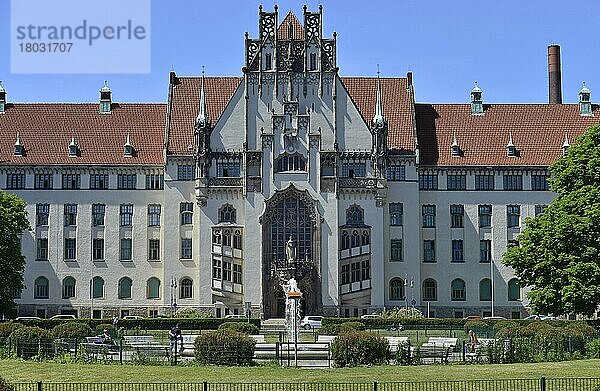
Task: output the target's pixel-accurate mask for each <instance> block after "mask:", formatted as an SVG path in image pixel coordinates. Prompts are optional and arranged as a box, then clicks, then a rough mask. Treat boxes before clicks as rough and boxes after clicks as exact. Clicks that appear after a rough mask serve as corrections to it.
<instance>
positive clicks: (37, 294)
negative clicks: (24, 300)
mask: <svg viewBox="0 0 600 391" xmlns="http://www.w3.org/2000/svg"><path fill="white" fill-rule="evenodd" d="M49 286H50V283H49V282H48V279H47V278H46V277H38V278H36V279H35V282H34V291H33V295H34V296H33V297H34V298H35V299H47V298H49V297H50V292H49Z"/></svg>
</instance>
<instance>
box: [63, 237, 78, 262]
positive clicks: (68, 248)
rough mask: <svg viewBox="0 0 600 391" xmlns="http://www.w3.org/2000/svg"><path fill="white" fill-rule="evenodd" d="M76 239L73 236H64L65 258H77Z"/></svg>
mask: <svg viewBox="0 0 600 391" xmlns="http://www.w3.org/2000/svg"><path fill="white" fill-rule="evenodd" d="M76 256H77V240H76V239H75V238H65V259H68V260H74V259H77V258H76Z"/></svg>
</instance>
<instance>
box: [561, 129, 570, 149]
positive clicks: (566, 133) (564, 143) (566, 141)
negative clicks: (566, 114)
mask: <svg viewBox="0 0 600 391" xmlns="http://www.w3.org/2000/svg"><path fill="white" fill-rule="evenodd" d="M570 146H571V144H569V133H568V132H565V141H563V145H562V148H569V147H570Z"/></svg>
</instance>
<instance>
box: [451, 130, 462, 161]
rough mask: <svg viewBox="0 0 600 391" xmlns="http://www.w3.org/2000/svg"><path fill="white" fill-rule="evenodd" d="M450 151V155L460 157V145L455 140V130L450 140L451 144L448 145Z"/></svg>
mask: <svg viewBox="0 0 600 391" xmlns="http://www.w3.org/2000/svg"><path fill="white" fill-rule="evenodd" d="M450 153H451V155H452V157H460V155H461V151H460V146H459V145H458V142H457V141H456V132H454V140H453V141H452V145H450Z"/></svg>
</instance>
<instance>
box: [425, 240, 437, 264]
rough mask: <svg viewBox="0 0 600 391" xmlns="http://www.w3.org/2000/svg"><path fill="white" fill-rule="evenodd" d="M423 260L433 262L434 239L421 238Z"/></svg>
mask: <svg viewBox="0 0 600 391" xmlns="http://www.w3.org/2000/svg"><path fill="white" fill-rule="evenodd" d="M423 262H435V241H434V240H423Z"/></svg>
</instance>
